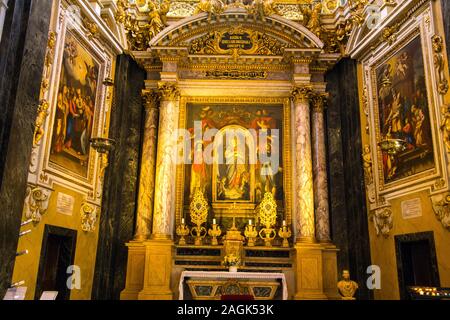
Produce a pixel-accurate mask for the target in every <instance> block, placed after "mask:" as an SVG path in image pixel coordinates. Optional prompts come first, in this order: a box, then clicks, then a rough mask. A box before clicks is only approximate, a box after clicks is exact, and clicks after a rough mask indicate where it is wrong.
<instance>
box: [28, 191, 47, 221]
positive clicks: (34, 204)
mask: <svg viewBox="0 0 450 320" xmlns="http://www.w3.org/2000/svg"><path fill="white" fill-rule="evenodd" d="M50 194H51V191H49V190H47V189H43V188H40V187H35V186H28V187H27V191H26V198H25V204H24V208H23V211H24V215H25V218H26V219H31V220H32V221H33V222H34V223H39V222H40V221H41V219H42V215H44V214H45V213H46V212H47V209H48V201H49V199H50Z"/></svg>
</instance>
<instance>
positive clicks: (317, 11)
mask: <svg viewBox="0 0 450 320" xmlns="http://www.w3.org/2000/svg"><path fill="white" fill-rule="evenodd" d="M321 13H322V4H321V3H320V2H319V3H317V4H316V5H315V6H314V8H313V9H312V10H311V9H309V8H307V7H303V8H302V14H303V23H304V25H305V26H306V27H307V28H308V29H309V30H310V31H311V32H312V33H314V34H315V35H316V36H317V37H319V38H320V36H321V34H322V26H321V24H320V15H321Z"/></svg>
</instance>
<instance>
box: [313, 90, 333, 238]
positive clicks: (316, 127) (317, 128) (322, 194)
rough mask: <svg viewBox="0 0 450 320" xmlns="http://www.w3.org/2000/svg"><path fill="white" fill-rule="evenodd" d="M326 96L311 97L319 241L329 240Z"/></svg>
mask: <svg viewBox="0 0 450 320" xmlns="http://www.w3.org/2000/svg"><path fill="white" fill-rule="evenodd" d="M327 97H328V95H327V94H326V93H319V94H317V95H315V96H314V98H313V99H312V143H313V147H312V149H313V173H314V209H315V212H316V238H317V240H318V241H319V242H325V243H327V242H330V241H331V238H330V218H329V206H328V178H327V164H326V149H325V121H324V110H325V104H326V99H327Z"/></svg>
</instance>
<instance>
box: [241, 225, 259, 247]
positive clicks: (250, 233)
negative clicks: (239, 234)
mask: <svg viewBox="0 0 450 320" xmlns="http://www.w3.org/2000/svg"><path fill="white" fill-rule="evenodd" d="M244 235H245V237H246V238H247V245H248V246H249V247H254V246H255V239H256V237H257V236H258V231H256V227H255V226H254V225H252V224H248V225H247V226H246V227H245V232H244Z"/></svg>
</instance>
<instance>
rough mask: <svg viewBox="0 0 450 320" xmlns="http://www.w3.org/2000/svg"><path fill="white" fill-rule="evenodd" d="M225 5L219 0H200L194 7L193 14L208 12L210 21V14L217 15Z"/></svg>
mask: <svg viewBox="0 0 450 320" xmlns="http://www.w3.org/2000/svg"><path fill="white" fill-rule="evenodd" d="M224 8H225V5H224V4H223V2H222V1H221V0H200V2H199V3H198V5H197V7H196V8H195V11H194V14H199V13H202V12H207V13H208V21H211V17H212V15H219V14H221V13H222V12H223V10H224Z"/></svg>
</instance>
